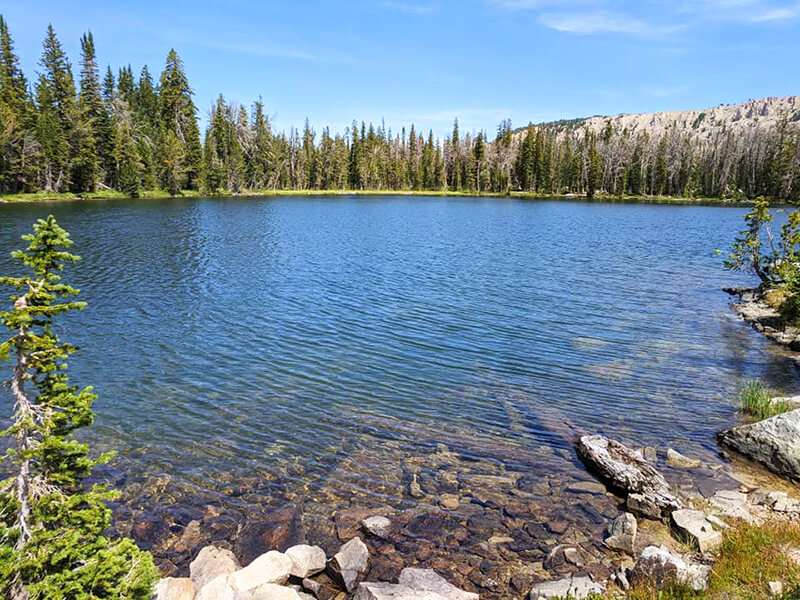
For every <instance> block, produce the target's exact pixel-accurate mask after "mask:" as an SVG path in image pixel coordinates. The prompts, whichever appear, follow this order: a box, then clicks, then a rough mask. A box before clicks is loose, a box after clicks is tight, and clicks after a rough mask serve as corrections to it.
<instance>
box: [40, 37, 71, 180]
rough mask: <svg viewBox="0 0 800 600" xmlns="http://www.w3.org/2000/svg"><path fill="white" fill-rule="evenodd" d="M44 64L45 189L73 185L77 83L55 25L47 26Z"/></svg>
mask: <svg viewBox="0 0 800 600" xmlns="http://www.w3.org/2000/svg"><path fill="white" fill-rule="evenodd" d="M43 48H44V51H43V53H42V59H41V61H40V63H39V64H40V65H41V66H42V68H43V69H44V72H43V73H42V74H41V75H40V76H39V81H38V83H37V85H36V104H37V106H38V109H39V116H38V119H37V132H36V133H37V139H38V142H39V145H40V147H41V152H42V180H43V181H42V184H43V187H44V189H45V191H56V192H58V191H62V190H64V189H66V188H67V187H68V186H69V166H70V160H71V158H72V157H73V156H74V152H73V149H72V147H71V142H72V141H74V140H73V129H74V124H75V121H76V107H75V82H74V81H73V79H72V67H71V66H70V64H69V60H68V59H67V55H66V54H65V52H64V49H63V48H62V46H61V42H59V41H58V38H57V37H56V33H55V31H54V30H53V26H52V25H48V26H47V35H46V36H45V40H44V44H43Z"/></svg>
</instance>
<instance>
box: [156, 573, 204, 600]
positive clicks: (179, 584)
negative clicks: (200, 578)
mask: <svg viewBox="0 0 800 600" xmlns="http://www.w3.org/2000/svg"><path fill="white" fill-rule="evenodd" d="M155 600H194V584H193V583H192V580H191V579H189V578H187V577H165V578H164V579H161V580H160V581H159V582H158V583H157V584H156V598H155Z"/></svg>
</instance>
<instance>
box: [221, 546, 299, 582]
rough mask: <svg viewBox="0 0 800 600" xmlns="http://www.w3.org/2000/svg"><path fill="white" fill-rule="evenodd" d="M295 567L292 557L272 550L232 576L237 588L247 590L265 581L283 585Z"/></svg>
mask: <svg viewBox="0 0 800 600" xmlns="http://www.w3.org/2000/svg"><path fill="white" fill-rule="evenodd" d="M293 568H294V562H293V561H292V559H291V558H289V557H288V556H286V555H285V554H284V553H282V552H277V551H275V550H270V551H269V552H267V553H266V554H262V555H261V556H259V557H258V558H256V559H255V560H254V561H253V562H251V563H250V564H249V565H247V566H246V567H245V568H244V569H240V570H239V571H236V572H235V573H233V574H232V575H231V576H230V577H231V579H233V584H234V586H235V587H236V589H237V590H239V591H241V592H246V591H247V590H250V589H253V588H255V587H258V586H260V585H264V584H265V583H275V584H278V585H283V584H284V583H286V581H287V580H288V579H289V574H290V573H291V572H292V569H293Z"/></svg>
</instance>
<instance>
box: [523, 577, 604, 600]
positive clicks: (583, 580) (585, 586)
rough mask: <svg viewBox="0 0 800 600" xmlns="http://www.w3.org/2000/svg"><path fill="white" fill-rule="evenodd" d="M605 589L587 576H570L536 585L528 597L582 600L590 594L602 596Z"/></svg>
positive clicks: (545, 599)
mask: <svg viewBox="0 0 800 600" xmlns="http://www.w3.org/2000/svg"><path fill="white" fill-rule="evenodd" d="M604 591H605V588H604V587H603V586H602V585H600V584H599V583H595V582H594V581H592V580H591V578H590V577H588V576H575V575H570V576H569V577H566V578H564V579H559V580H557V581H544V582H541V583H537V584H536V585H534V586H533V589H532V590H531V592H530V595H529V596H528V597H529V599H530V600H549V599H550V598H574V599H575V600H583V599H584V598H587V597H588V596H590V595H592V594H602V593H603V592H604Z"/></svg>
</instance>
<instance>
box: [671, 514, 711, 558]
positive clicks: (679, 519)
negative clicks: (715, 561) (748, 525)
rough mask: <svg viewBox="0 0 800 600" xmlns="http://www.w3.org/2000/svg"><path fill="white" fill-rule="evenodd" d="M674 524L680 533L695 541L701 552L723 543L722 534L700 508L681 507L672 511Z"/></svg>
mask: <svg viewBox="0 0 800 600" xmlns="http://www.w3.org/2000/svg"><path fill="white" fill-rule="evenodd" d="M672 524H673V526H674V527H675V528H676V529H677V530H678V532H679V534H680V535H682V536H685V537H688V538H689V539H691V540H692V542H694V543H695V544H696V545H697V547H698V548H699V549H700V551H701V552H708V551H709V550H711V549H713V548H716V547H717V546H719V545H720V544H721V543H722V534H720V532H719V531H717V530H716V529H714V526H713V523H712V522H711V521H709V520H708V518H707V517H706V515H705V514H704V513H703V512H702V511H699V510H690V509H681V510H676V511H675V512H673V513H672Z"/></svg>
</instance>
